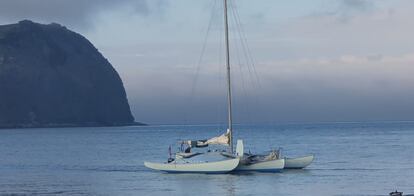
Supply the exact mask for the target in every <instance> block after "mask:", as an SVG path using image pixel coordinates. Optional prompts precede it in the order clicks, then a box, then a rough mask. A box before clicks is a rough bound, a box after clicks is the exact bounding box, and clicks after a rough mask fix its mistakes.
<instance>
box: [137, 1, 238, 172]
mask: <svg viewBox="0 0 414 196" xmlns="http://www.w3.org/2000/svg"><path fill="white" fill-rule="evenodd" d="M223 2H224V21H225V40H226V42H225V45H226V68H227V75H226V76H227V106H228V109H227V112H228V119H227V120H228V127H227V132H226V133H225V134H223V135H222V136H219V137H216V138H212V139H210V140H195V141H187V142H182V144H186V145H188V146H189V148H188V149H191V148H194V147H195V148H197V147H205V146H208V145H211V144H224V145H228V146H229V149H230V151H229V152H220V151H214V152H207V153H191V151H190V150H188V151H187V150H186V151H185V152H179V153H176V156H175V158H171V157H170V159H169V160H168V162H166V163H152V162H144V165H145V166H146V167H148V168H150V169H154V170H159V171H164V172H170V173H228V172H230V171H233V170H234V169H236V167H237V166H238V165H239V163H240V158H241V157H242V156H243V153H242V152H241V153H240V154H239V153H236V155H235V153H234V151H233V122H232V118H233V113H232V97H231V79H230V76H231V74H230V48H229V26H228V15H227V0H223ZM238 145H239V146H238V149H240V148H241V147H240V145H242V141H240V142H239V144H238Z"/></svg>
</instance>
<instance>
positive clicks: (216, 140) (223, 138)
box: [186, 129, 230, 148]
mask: <svg viewBox="0 0 414 196" xmlns="http://www.w3.org/2000/svg"><path fill="white" fill-rule="evenodd" d="M186 142H187V144H188V145H190V146H191V147H197V148H202V147H207V146H208V145H209V144H215V145H226V146H228V145H229V144H230V130H228V129H227V132H226V133H224V134H222V135H220V136H217V137H213V138H211V139H208V140H195V141H194V140H189V141H186Z"/></svg>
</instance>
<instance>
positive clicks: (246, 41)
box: [235, 9, 261, 88]
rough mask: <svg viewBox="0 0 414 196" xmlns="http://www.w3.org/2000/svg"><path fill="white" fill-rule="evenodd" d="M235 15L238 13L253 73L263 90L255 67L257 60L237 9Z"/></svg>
mask: <svg viewBox="0 0 414 196" xmlns="http://www.w3.org/2000/svg"><path fill="white" fill-rule="evenodd" d="M235 13H236V16H237V20H238V21H239V26H240V29H241V33H242V35H243V37H244V42H245V44H246V47H247V52H248V55H249V57H250V60H251V63H252V64H251V66H252V68H253V71H254V74H255V76H256V79H257V83H258V85H259V88H261V82H260V77H259V75H258V73H257V70H256V66H255V65H256V62H255V60H254V58H253V55H252V52H251V50H250V47H249V43H248V39H247V36H246V33H245V31H244V27H243V24H242V23H241V20H240V14H239V11H238V10H237V9H235Z"/></svg>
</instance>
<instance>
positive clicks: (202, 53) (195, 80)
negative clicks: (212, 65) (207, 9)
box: [186, 0, 217, 120]
mask: <svg viewBox="0 0 414 196" xmlns="http://www.w3.org/2000/svg"><path fill="white" fill-rule="evenodd" d="M211 4H213V5H212V7H213V8H212V10H211V15H210V19H209V23H208V26H207V32H206V34H205V37H204V42H203V46H202V47H201V54H200V57H199V58H198V62H197V64H196V71H195V72H196V73H195V74H194V78H193V82H192V86H191V92H190V105H192V104H193V102H194V96H195V89H196V86H197V83H198V77H199V75H200V69H201V63H202V61H203V58H204V54H205V51H206V48H207V41H208V37H209V35H210V31H211V27H212V25H213V21H214V19H215V15H216V14H215V11H216V6H217V0H216V1H213V2H212V3H211ZM186 119H187V120H188V111H187V114H186Z"/></svg>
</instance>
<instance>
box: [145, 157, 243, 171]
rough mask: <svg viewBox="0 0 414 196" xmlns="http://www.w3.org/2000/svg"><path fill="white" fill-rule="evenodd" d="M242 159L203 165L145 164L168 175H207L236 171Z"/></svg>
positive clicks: (204, 163)
mask: <svg viewBox="0 0 414 196" xmlns="http://www.w3.org/2000/svg"><path fill="white" fill-rule="evenodd" d="M239 162H240V159H239V158H235V159H229V160H224V161H215V162H203V163H175V162H172V163H151V162H144V165H145V167H147V168H150V169H154V170H158V171H163V172H168V173H205V174H224V173H228V172H230V171H232V170H234V169H235V168H236V167H237V166H238V165H239Z"/></svg>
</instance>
